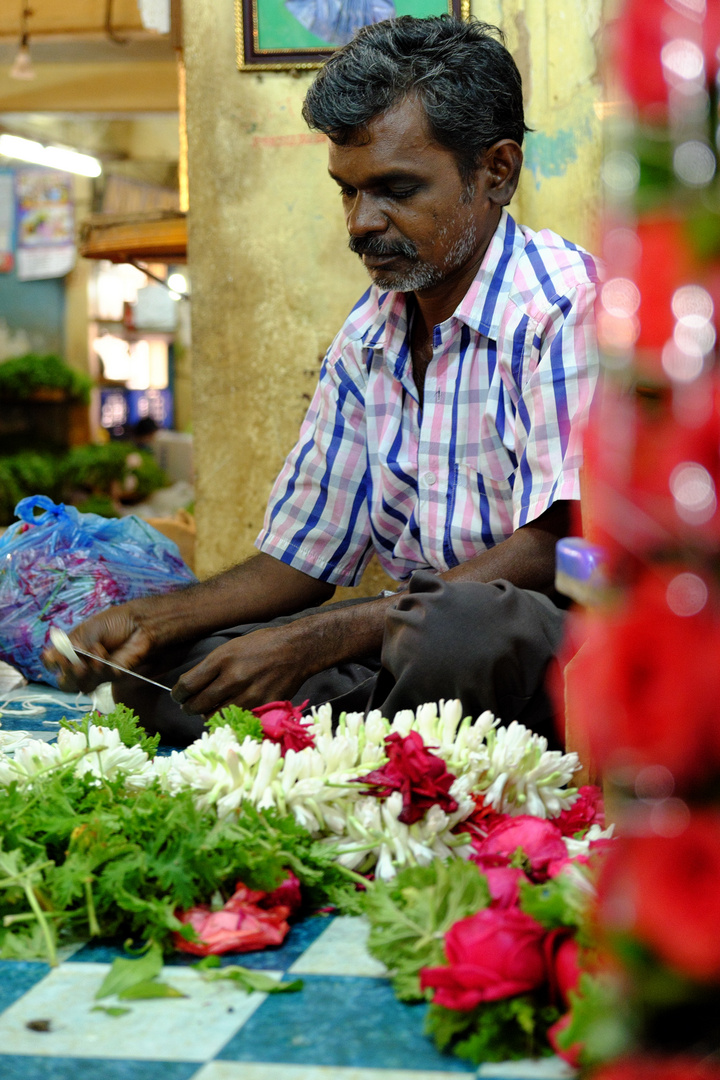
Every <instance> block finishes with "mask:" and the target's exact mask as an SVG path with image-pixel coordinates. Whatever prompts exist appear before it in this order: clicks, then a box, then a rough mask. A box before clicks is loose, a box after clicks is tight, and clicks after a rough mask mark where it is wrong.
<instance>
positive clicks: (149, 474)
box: [62, 442, 168, 500]
mask: <svg viewBox="0 0 720 1080" xmlns="http://www.w3.org/2000/svg"><path fill="white" fill-rule="evenodd" d="M129 476H132V477H134V486H133V488H132V492H131V493H132V496H133V498H134V499H137V500H140V499H144V498H146V497H147V496H148V495H150V494H151V493H152V492H153V491H156V490H157V489H158V488H161V487H165V485H166V484H167V483H168V478H167V476H166V474H165V473H164V472H163V470H162V469H161V468H160V466H159V465H158V464H157V462H156V461H155V459H154V458H153V456H152V454H149V453H148V452H147V451H145V450H138V449H136V447H135V446H133V444H132V443H127V442H108V443H103V444H102V445H101V446H96V445H94V444H93V443H90V444H88V445H87V446H75V447H73V449H72V450H69V451H68V452H67V454H66V455H65V457H64V458H63V461H62V478H63V483H64V485H65V487H66V488H68V489H70V488H78V487H79V488H85V489H86V490H88V491H92V492H96V493H108V492H109V491H110V489H111V487H112V485H113V484H114V483H115V484H119V485H120V486H121V487H122V486H123V484H124V483H125V482H126V480H127V478H128V477H129Z"/></svg>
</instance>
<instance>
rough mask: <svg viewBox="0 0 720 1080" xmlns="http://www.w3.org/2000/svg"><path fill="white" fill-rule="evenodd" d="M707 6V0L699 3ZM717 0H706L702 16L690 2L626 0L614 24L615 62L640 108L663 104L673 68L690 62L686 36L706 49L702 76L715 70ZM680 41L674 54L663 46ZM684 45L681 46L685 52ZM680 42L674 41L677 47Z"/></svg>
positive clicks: (719, 26)
mask: <svg viewBox="0 0 720 1080" xmlns="http://www.w3.org/2000/svg"><path fill="white" fill-rule="evenodd" d="M703 6H705V5H703ZM719 9H720V5H718V3H717V0H708V3H707V7H706V12H705V14H704V18H703V17H702V15H701V17H700V18H698V13H699V12H701V11H702V9H701V8H700V7H699V6H698V7H691V6H690V4H688V5H687V6H686V7H684V8H682V7H681V6H680V5H679V4H678V5H673V6H672V7H671V6H670V5H669V4H667V3H665V2H664V0H626V3H625V4H624V5H623V9H622V12H621V16H620V19H619V23H618V26H617V29H616V49H617V64H618V67H619V70H620V74H621V76H622V79H623V82H624V83H625V86H626V88H627V91H628V93H629V94H630V96H631V97H632V99H633V101H634V102H635V103H636V104H637V105H639V106H640V107H641V109H642V108H645V109H646V108H647V107H649V106H650V107H652V106H655V107H657V106H665V105H666V104H667V98H668V81H667V80H666V75H667V78H668V79H669V80H670V81H672V78H673V76H672V68H673V67H674V68H676V69H678V68H679V69H680V70H682V67H683V62H685V64H687V62H688V46H687V43H688V42H689V43H690V44H691V46H692V45H694V46H695V47H696V48H698V49H699V50H700V51H701V52H702V54H703V55H704V61H705V67H706V73H705V80H704V81H708V82H709V81H711V80H712V79H713V78H714V76H715V73H716V71H717V56H716V50H717V47H718V44H720V10H719ZM671 42H678V43H679V49H678V51H679V55H677V56H676V58H675V60H673V57H672V55H668V54H665V59H666V67H665V73H664V71H663V66H664V65H663V56H662V49H663V47H664V46H666V45H669V43H671ZM683 46H684V50H685V51H684V52H683ZM677 48H678V47H677V46H676V49H677Z"/></svg>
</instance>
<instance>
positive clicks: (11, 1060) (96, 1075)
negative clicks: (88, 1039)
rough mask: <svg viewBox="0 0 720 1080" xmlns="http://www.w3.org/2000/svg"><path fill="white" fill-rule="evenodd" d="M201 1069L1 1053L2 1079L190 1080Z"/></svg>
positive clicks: (194, 1065) (168, 1063) (186, 1064)
mask: <svg viewBox="0 0 720 1080" xmlns="http://www.w3.org/2000/svg"><path fill="white" fill-rule="evenodd" d="M201 1067H202V1066H200V1065H198V1063H197V1062H196V1061H195V1062H185V1061H117V1060H115V1061H110V1060H108V1059H107V1058H52V1057H39V1056H35V1057H29V1056H26V1055H24V1054H0V1076H2V1080H190V1077H192V1076H194V1075H195V1073H196V1072H197V1071H198V1070H199V1069H200V1068H201Z"/></svg>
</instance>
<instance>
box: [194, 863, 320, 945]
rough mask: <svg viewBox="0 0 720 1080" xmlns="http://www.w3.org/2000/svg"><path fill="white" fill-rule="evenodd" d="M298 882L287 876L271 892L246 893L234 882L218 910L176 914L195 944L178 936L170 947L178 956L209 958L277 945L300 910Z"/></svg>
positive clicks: (204, 907)
mask: <svg viewBox="0 0 720 1080" xmlns="http://www.w3.org/2000/svg"><path fill="white" fill-rule="evenodd" d="M300 902H301V897H300V882H299V881H298V879H297V878H296V877H295V875H294V874H292V873H289V874H288V876H287V878H286V879H285V881H284V882H283V883H282V884H281V885H280V886H279V887H278V888H277V889H275V890H274V891H273V892H271V893H266V892H260V891H257V890H253V889H248V887H247V886H246V885H243V883H242V882H238V884H237V887H236V889H235V892H234V893H233V895H232V896H231V897H230V899H229V900H228V901H227V903H226V904H225V905H224V906H223V907H222V908H221V909H220V910H219V911H212V910H211V909H210V907H208V906H207V905H206V904H199V905H198V906H196V907H193V908H190V909H189V910H188V911H183V912H179V913H178V916H177V917H178V919H179V920H180V922H181V923H185V924H189V925H190V926H192V928H193V929H194V930H195V932H196V934H197V935H198V937H199V939H200V940H199V941H188V940H187V939H186V938H184V937H183V936H182V934H180V933H174V934H173V943H174V945H175V947H176V948H177V949H179V950H180V951H181V952H187V953H192V954H193V955H194V956H211V955H215V954H220V953H226V952H254V951H255V950H256V949H264V948H266V947H267V946H268V945H280V944H282V942H283V941H284V940H285V937H286V936H287V933H288V931H289V929H290V927H289V925H288V921H287V920H288V918H289V916H290V915H292V914H293V912H294V911H295V910H296V909H297V908H298V907H299V906H300Z"/></svg>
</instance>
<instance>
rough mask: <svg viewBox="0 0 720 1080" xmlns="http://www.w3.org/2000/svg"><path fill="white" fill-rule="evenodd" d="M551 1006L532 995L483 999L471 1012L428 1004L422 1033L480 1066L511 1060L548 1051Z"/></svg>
mask: <svg viewBox="0 0 720 1080" xmlns="http://www.w3.org/2000/svg"><path fill="white" fill-rule="evenodd" d="M559 1016H560V1013H559V1012H558V1010H557V1009H556V1008H554V1006H552V1005H537V1004H536V1003H535V1001H534V1000H533V998H532V997H530V996H527V995H520V996H518V997H510V998H501V1000H500V1001H487V1002H483V1004H482V1005H478V1007H477V1008H476V1009H473V1010H472V1011H471V1012H456V1011H455V1010H454V1009H443V1008H442V1007H441V1006H438V1005H431V1006H430V1008H429V1009H428V1012H427V1016H426V1018H425V1032H426V1034H428V1035H432V1036H433V1038H434V1039H435V1043H436V1045H437V1047H438V1049H440V1050H451V1051H452V1052H453V1053H454V1054H455V1055H456V1056H457V1057H460V1058H464V1059H465V1060H466V1061H472V1062H473V1063H474V1064H475V1065H480V1064H481V1063H482V1062H483V1061H512V1060H517V1059H520V1058H536V1057H546V1056H548V1055H549V1054H552V1050H551V1048H550V1046H549V1044H548V1041H547V1030H548V1028H549V1027H551V1026H552V1025H553V1024H554V1023H555V1021H556V1020H557V1019H558V1018H559Z"/></svg>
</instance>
